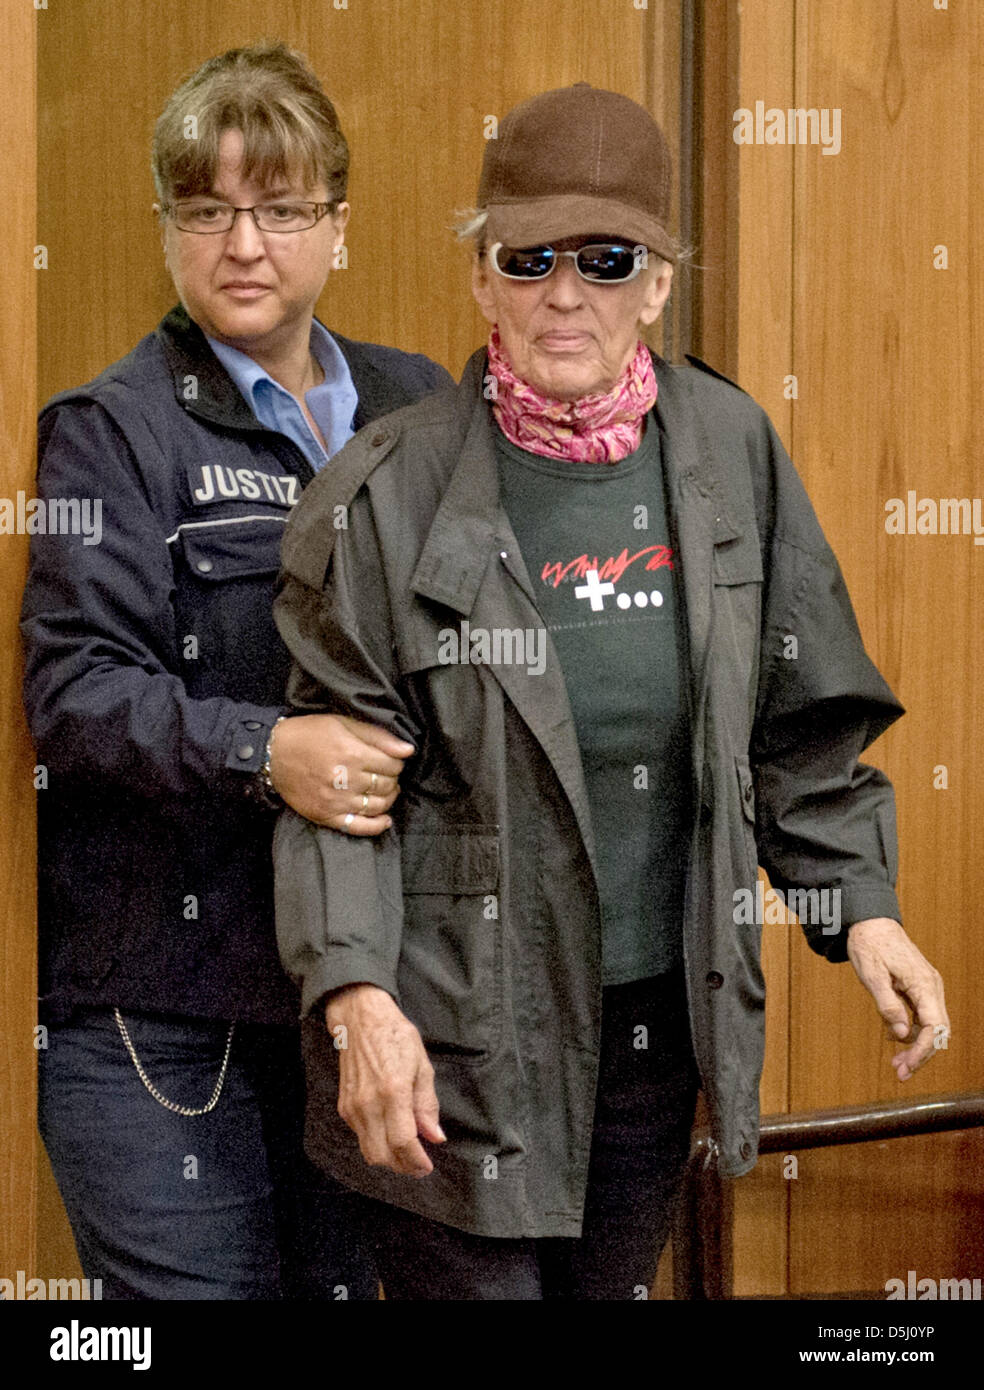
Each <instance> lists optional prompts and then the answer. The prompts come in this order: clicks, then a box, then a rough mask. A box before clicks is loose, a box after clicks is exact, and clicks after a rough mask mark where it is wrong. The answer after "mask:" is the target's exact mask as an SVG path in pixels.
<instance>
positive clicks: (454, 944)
mask: <svg viewBox="0 0 984 1390" xmlns="http://www.w3.org/2000/svg"><path fill="white" fill-rule="evenodd" d="M401 857H402V867H403V918H404V922H403V939H402V944H401V948H400V962H399V966H398V970H397V984H398V988H399V991H400V1001H401V1006H402V1008H403V1010H404V1012H405V1013H406V1015H407V1017H408V1018H409V1019H410V1020H411V1022H413V1023H414V1024H416V1026H417V1027H418V1028H419V1029H420V1034H421V1037H422V1038H423V1041H424V1046H425V1047H426V1048H427V1050H428V1052H434V1053H438V1054H441V1055H444V1056H447V1057H450V1058H454V1059H455V1060H456V1061H461V1062H470V1063H478V1062H483V1061H484V1060H485V1059H486V1058H487V1057H488V1056H489V1055H490V1054H491V1053H492V1052H494V1051H495V1048H496V1047H497V1045H498V1041H499V1033H500V1024H501V1013H502V940H501V932H500V930H499V911H500V907H499V901H498V894H497V889H498V883H499V835H498V828H497V827H494V826H487V825H462V826H457V827H454V828H448V829H447V830H443V829H442V830H441V831H438V832H428V833H424V832H419V831H418V832H415V831H410V832H405V833H404V834H403V835H402V836H401Z"/></svg>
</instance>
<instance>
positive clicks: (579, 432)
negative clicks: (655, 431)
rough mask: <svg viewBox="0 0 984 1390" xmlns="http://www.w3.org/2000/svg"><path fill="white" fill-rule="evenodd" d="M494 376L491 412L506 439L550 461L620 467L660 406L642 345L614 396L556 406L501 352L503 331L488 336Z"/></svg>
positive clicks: (622, 377)
mask: <svg viewBox="0 0 984 1390" xmlns="http://www.w3.org/2000/svg"><path fill="white" fill-rule="evenodd" d="M489 371H490V372H491V374H492V376H494V377H495V380H496V383H497V392H496V399H495V401H494V402H493V405H492V410H493V412H494V414H495V418H496V421H497V423H498V425H499V428H500V429H501V430H502V433H503V434H504V435H505V436H506V438H507V439H508V440H509V441H510V442H511V443H513V444H516V445H517V446H518V447H519V448H520V449H528V450H529V452H530V453H533V454H543V455H544V456H545V457H546V458H563V459H574V460H575V461H577V462H580V463H618V461H619V459H624V458H625V457H627V455H629V454H631V453H632V452H633V451H634V450H636V449H638V447H639V445H640V444H641V443H642V422H643V419H644V418H645V416H646V415H647V414H648V413H649V411H650V410H652V408H653V406H654V405H655V404H656V391H657V386H656V375H655V373H654V371H653V362H652V358H651V357H650V355H649V350H648V348H647V347H646V346H645V344H644V343H643V342H641V341H640V343H639V345H638V347H637V348H636V352H635V356H634V357H633V359H632V361H631V362H630V363H629V365H628V366H627V367H626V369H625V371H624V372H623V373H622V375H621V376H620V377H619V379H618V381H616V383H615V385H614V386H613V387H612V389H611V390H610V391H606V392H604V393H602V394H599V395H594V396H582V397H581V399H580V400H577V401H557V400H552V399H551V398H550V397H549V396H541V395H540V393H539V391H536V390H535V389H534V388H533V387H532V386H530V385H528V384H527V383H526V382H525V381H522V380H521V379H520V378H519V377H518V376H517V375H516V373H515V372H514V371H513V369H512V367H511V366H510V365H509V362H508V360H507V358H506V356H505V354H504V353H503V351H502V347H501V345H500V343H499V330H498V329H497V328H493V329H492V332H491V334H490V335H489Z"/></svg>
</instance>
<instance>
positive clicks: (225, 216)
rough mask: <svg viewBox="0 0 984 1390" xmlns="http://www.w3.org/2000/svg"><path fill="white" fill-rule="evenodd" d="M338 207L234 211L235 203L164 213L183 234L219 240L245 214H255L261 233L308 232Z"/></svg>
mask: <svg viewBox="0 0 984 1390" xmlns="http://www.w3.org/2000/svg"><path fill="white" fill-rule="evenodd" d="M334 206H335V204H334V203H303V202H300V203H299V202H283V203H258V204H257V205H256V206H255V207H251V208H237V207H233V205H232V204H231V203H190V202H189V203H172V204H169V205H167V206H165V207H163V208H162V209H161V211H162V212H163V213H166V214H167V215H168V216H170V217H172V218H173V219H174V223H175V225H176V226H177V228H178V231H179V232H193V233H194V234H195V235H196V236H215V235H217V234H218V233H219V232H228V231H231V230H232V228H233V226H234V225H235V222H236V218H237V217H238V216H239V214H240V213H241V212H249V213H252V214H253V221H254V222H255V223H256V225H257V227H258V228H259V230H260V231H261V232H306V231H307V229H308V228H309V227H313V226H314V224H315V223H316V222H320V221H321V219H322V217H324V215H325V213H326V212H329V211H330V210H331V209H332V208H333V207H334Z"/></svg>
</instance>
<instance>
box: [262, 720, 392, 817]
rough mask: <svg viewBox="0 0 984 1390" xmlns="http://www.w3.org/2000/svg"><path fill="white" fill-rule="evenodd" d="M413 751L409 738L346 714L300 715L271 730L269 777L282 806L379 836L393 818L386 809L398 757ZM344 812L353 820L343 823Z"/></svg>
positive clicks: (388, 803)
mask: <svg viewBox="0 0 984 1390" xmlns="http://www.w3.org/2000/svg"><path fill="white" fill-rule="evenodd" d="M413 752H414V747H413V744H412V743H405V742H404V741H403V740H402V739H399V738H396V736H395V735H394V734H391V733H389V732H388V731H387V730H386V729H380V728H377V726H376V725H375V724H363V723H362V722H361V721H360V720H358V719H350V718H349V717H348V715H340V714H301V715H297V716H296V717H295V718H292V719H285V720H284V721H283V723H281V724H278V725H277V726H276V727H275V728H274V730H273V733H272V735H271V738H270V780H271V782H272V783H273V785H274V787H275V788H276V790H277V791H278V792H279V793H280V795H281V796H282V797H283V799H284V801H286V803H287V805H288V806H290V807H292V808H293V810H295V811H297V813H298V814H299V815H302V816H306V817H307V819H308V820H310V821H314V822H315V824H317V825H327V826H330V827H331V828H332V829H333V830H344V831H345V832H346V833H347V834H349V835H379V834H381V833H382V832H383V831H384V830H386V829H388V827H389V826H390V825H392V823H393V822H392V821H391V820H390V818H389V817H388V816H387V815H386V812H387V811H388V810H389V808H390V807H391V806H392V805H393V802H394V801H395V800H396V798H397V794H398V793H399V790H400V784H399V782H398V780H397V779H398V778H399V776H400V773H401V772H402V771H403V760H404V759H405V758H408V757H409V756H410V754H411V753H413ZM373 774H375V779H374V778H373ZM366 794H368V797H369V800H368V803H365V795H366ZM349 814H351V815H352V817H353V819H352V820H351V821H350V822H349V824H348V825H346V824H345V817H346V815H349Z"/></svg>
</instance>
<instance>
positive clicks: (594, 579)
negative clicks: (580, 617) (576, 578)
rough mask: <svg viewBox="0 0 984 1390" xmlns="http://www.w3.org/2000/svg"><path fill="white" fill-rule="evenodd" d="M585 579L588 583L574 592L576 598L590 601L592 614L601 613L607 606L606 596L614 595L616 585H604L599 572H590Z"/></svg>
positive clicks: (581, 585)
mask: <svg viewBox="0 0 984 1390" xmlns="http://www.w3.org/2000/svg"><path fill="white" fill-rule="evenodd" d="M584 578H585V580H586V583H584V584H579V585H578V587H577V588H576V589H575V590H574V597H575V598H587V599H590V600H591V611H592V613H600V612H601V611H602V609H603V608H604V606H605V599H604V595H605V594H613V593H614V592H615V585H614V584H602V583H601V582H600V580H599V576H598V571H597V570H588V572H587V574H586V575H585V576H584Z"/></svg>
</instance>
